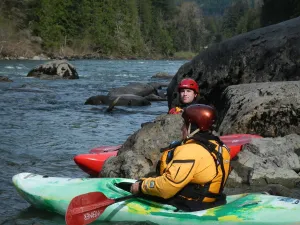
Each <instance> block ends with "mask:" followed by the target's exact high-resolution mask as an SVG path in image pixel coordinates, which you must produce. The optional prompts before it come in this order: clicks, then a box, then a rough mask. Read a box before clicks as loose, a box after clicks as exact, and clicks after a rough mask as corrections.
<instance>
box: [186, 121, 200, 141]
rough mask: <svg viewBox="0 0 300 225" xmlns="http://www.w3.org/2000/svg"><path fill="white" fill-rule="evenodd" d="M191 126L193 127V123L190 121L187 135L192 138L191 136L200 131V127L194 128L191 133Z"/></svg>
mask: <svg viewBox="0 0 300 225" xmlns="http://www.w3.org/2000/svg"><path fill="white" fill-rule="evenodd" d="M191 127H192V123H189V127H188V135H187V137H186V139H188V138H190V137H193V136H194V135H195V134H196V133H198V132H199V131H200V129H199V128H197V129H196V130H194V131H193V132H192V133H191Z"/></svg>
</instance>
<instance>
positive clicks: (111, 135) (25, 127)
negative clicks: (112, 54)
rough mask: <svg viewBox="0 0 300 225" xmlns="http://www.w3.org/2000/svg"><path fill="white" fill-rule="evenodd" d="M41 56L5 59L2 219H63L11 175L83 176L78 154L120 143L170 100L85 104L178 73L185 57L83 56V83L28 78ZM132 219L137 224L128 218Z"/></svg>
mask: <svg viewBox="0 0 300 225" xmlns="http://www.w3.org/2000/svg"><path fill="white" fill-rule="evenodd" d="M41 63H43V61H0V76H7V77H8V78H10V79H11V80H13V81H14V82H12V83H6V82H5V83H0V98H1V99H0V108H1V110H0V116H1V121H0V152H1V154H0V160H1V163H0V175H1V176H0V224H3V225H4V224H5V225H8V224H34V223H40V224H43V225H46V224H51V225H52V224H64V218H63V217H62V216H60V215H56V214H53V213H48V212H45V211H40V210H37V209H35V208H33V207H29V204H28V203H26V202H25V201H24V200H23V199H22V198H21V197H20V196H19V195H18V194H17V192H16V191H15V189H14V188H13V186H12V182H11V178H12V176H13V175H14V174H17V173H20V172H33V173H39V174H47V175H49V176H61V177H83V176H86V175H85V174H84V173H83V172H81V170H80V169H79V168H77V166H76V165H75V163H74V162H73V157H74V155H76V154H80V153H86V152H88V151H89V150H90V149H92V148H94V147H97V146H101V145H117V144H122V143H123V142H124V141H125V140H126V139H127V137H128V136H129V135H131V134H132V133H134V132H135V131H136V130H138V129H139V128H140V125H141V123H144V122H148V121H152V120H153V119H154V118H155V117H156V116H158V115H160V114H163V113H166V112H167V103H166V102H153V103H152V105H151V106H143V107H116V109H115V110H114V111H113V112H112V113H110V114H108V113H104V110H105V108H106V107H104V106H91V105H84V102H85V100H86V99H87V98H89V97H91V96H94V95H100V94H106V93H107V92H108V90H109V89H110V88H113V87H119V86H125V85H126V84H128V83H130V82H142V83H144V82H151V81H157V82H165V81H163V80H153V79H151V76H152V75H154V74H156V73H158V72H167V73H169V74H175V73H176V72H177V70H178V69H179V67H180V66H181V65H182V64H184V63H185V61H167V60H160V61H142V60H136V61H130V60H124V61H122V60H120V61H119V60H81V61H80V60H78V61H72V62H71V63H72V64H73V65H74V66H75V67H76V69H77V71H78V73H79V77H80V79H78V80H39V79H36V78H27V77H26V75H27V73H28V72H29V70H30V69H32V68H33V67H35V66H36V65H39V64H41ZM131 224H132V223H131Z"/></svg>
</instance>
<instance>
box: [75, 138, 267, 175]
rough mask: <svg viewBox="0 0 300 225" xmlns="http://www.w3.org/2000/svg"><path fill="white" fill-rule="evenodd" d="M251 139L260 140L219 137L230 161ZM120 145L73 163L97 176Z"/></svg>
mask: <svg viewBox="0 0 300 225" xmlns="http://www.w3.org/2000/svg"><path fill="white" fill-rule="evenodd" d="M252 138H261V136H259V135H254V134H230V135H224V136H220V139H221V140H222V141H223V142H224V143H225V144H226V145H227V146H228V147H229V148H230V156H231V159H232V158H234V157H236V155H237V154H238V153H239V152H240V151H241V149H242V146H243V145H244V144H246V143H249V142H250V140H251V139H252ZM120 148H121V145H116V146H102V147H97V148H93V149H91V150H90V154H80V155H76V156H75V157H74V161H75V163H76V164H77V165H78V166H79V167H80V168H81V169H82V170H83V171H84V172H86V173H88V174H90V175H91V176H93V177H96V176H98V174H99V172H100V171H101V169H102V166H103V164H104V162H105V160H106V159H108V158H109V157H111V156H116V155H117V153H118V150H119V149H120Z"/></svg>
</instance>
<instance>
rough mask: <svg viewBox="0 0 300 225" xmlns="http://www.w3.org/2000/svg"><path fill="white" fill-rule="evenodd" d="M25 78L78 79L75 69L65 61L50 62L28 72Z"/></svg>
mask: <svg viewBox="0 0 300 225" xmlns="http://www.w3.org/2000/svg"><path fill="white" fill-rule="evenodd" d="M27 77H37V78H40V79H79V76H78V73H77V71H76V69H75V67H74V66H73V65H72V64H70V63H69V62H67V61H65V60H56V61H51V62H48V63H45V64H42V65H39V66H37V67H35V68H34V69H32V70H30V71H29V73H28V74H27Z"/></svg>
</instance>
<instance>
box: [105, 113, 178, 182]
mask: <svg viewBox="0 0 300 225" xmlns="http://www.w3.org/2000/svg"><path fill="white" fill-rule="evenodd" d="M182 123H183V121H182V120H181V116H180V115H162V116H159V117H157V118H156V119H155V121H153V122H151V123H147V124H145V125H144V126H143V127H142V128H141V129H140V130H138V131H137V132H135V133H134V134H133V135H131V136H130V137H129V138H128V139H127V140H126V142H125V143H124V144H123V145H122V147H121V149H120V150H119V152H118V155H117V156H116V157H110V158H109V159H108V160H106V162H105V164H104V166H103V167H102V170H101V176H103V177H131V178H136V179H138V178H140V177H143V176H145V175H148V174H151V173H154V172H155V168H156V164H157V162H158V160H159V159H160V149H161V148H163V147H166V146H168V145H169V144H170V142H172V141H174V140H180V139H181V126H182Z"/></svg>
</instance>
